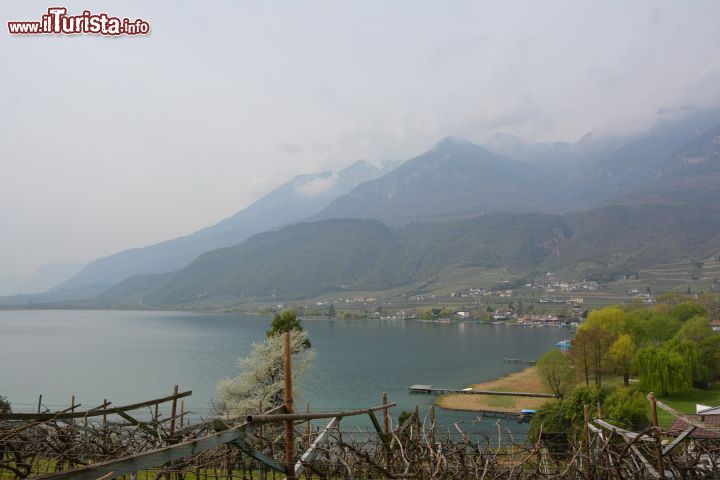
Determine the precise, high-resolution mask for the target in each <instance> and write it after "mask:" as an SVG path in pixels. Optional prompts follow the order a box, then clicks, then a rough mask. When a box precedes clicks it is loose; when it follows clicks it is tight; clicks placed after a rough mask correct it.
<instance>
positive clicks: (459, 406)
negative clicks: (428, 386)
mask: <svg viewBox="0 0 720 480" xmlns="http://www.w3.org/2000/svg"><path fill="white" fill-rule="evenodd" d="M470 388H472V389H473V390H497V391H511V392H512V391H514V392H534V393H551V392H549V389H548V388H547V387H545V386H544V385H543V384H542V381H541V380H540V377H539V375H538V373H537V368H536V367H535V366H529V367H527V368H524V369H522V370H520V371H518V372H513V373H510V374H508V375H504V376H502V377H498V378H496V379H493V380H489V381H487V382H482V383H476V384H472V385H470ZM548 401H553V400H552V399H546V398H532V397H530V398H528V397H512V396H499V395H497V396H496V395H467V394H463V393H448V394H444V395H440V396H439V397H438V398H436V399H435V401H434V402H433V404H434V405H435V406H437V407H439V408H442V409H444V410H453V411H462V412H479V411H483V410H484V411H496V412H507V413H518V412H520V410H523V409H529V410H537V409H538V408H539V407H540V406H541V405H542V404H544V403H546V402H548Z"/></svg>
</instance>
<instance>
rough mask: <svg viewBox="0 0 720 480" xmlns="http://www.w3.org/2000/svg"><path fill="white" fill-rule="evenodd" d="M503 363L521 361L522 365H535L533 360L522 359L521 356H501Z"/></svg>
mask: <svg viewBox="0 0 720 480" xmlns="http://www.w3.org/2000/svg"><path fill="white" fill-rule="evenodd" d="M503 363H522V364H523V365H535V364H536V363H537V362H536V361H535V360H523V359H521V358H503Z"/></svg>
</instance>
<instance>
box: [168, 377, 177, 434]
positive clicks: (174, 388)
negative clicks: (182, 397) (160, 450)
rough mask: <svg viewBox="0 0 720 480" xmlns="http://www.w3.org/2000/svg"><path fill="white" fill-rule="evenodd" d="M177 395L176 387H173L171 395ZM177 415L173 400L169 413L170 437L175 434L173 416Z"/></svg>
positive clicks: (175, 400)
mask: <svg viewBox="0 0 720 480" xmlns="http://www.w3.org/2000/svg"><path fill="white" fill-rule="evenodd" d="M177 393H178V386H177V385H175V386H174V387H173V395H177ZM176 413H177V398H173V400H172V410H171V412H170V436H171V437H172V436H173V435H174V434H175V414H176Z"/></svg>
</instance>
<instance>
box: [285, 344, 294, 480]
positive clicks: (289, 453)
mask: <svg viewBox="0 0 720 480" xmlns="http://www.w3.org/2000/svg"><path fill="white" fill-rule="evenodd" d="M284 340H285V343H284V351H283V353H284V360H285V413H295V412H294V408H293V395H292V350H291V349H290V333H289V332H286V333H285V338H284ZM294 457H295V428H294V426H293V421H292V420H287V421H285V475H286V478H287V479H288V480H295V462H294V461H293V458H294Z"/></svg>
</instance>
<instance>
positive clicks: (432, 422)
mask: <svg viewBox="0 0 720 480" xmlns="http://www.w3.org/2000/svg"><path fill="white" fill-rule="evenodd" d="M430 443H432V448H433V450H435V405H430Z"/></svg>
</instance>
